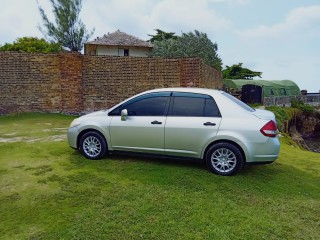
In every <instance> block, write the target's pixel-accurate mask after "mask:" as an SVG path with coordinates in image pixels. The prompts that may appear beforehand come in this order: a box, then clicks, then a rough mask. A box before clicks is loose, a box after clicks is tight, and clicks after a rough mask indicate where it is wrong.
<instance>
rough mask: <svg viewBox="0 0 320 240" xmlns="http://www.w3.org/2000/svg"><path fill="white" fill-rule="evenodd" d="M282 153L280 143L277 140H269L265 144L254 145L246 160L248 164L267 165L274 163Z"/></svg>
mask: <svg viewBox="0 0 320 240" xmlns="http://www.w3.org/2000/svg"><path fill="white" fill-rule="evenodd" d="M279 152H280V141H279V139H278V138H277V137H276V138H268V140H267V141H266V142H264V143H256V144H253V145H252V148H251V149H250V151H249V154H248V156H247V158H246V162H247V163H257V164H259V163H260V164H265V163H272V162H274V161H275V160H276V159H277V158H278V156H279Z"/></svg>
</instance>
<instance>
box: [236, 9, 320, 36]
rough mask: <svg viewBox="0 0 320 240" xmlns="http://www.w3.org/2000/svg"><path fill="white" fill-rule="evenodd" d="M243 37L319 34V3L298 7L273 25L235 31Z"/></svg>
mask: <svg viewBox="0 0 320 240" xmlns="http://www.w3.org/2000/svg"><path fill="white" fill-rule="evenodd" d="M236 33H237V34H238V35H239V36H241V37H244V38H272V39H278V38H283V37H285V38H292V37H294V38H307V37H319V36H320V5H316V6H309V7H299V8H296V9H294V10H292V11H290V12H289V13H288V15H287V16H286V18H285V20H284V22H282V23H278V24H275V25H273V26H265V25H261V26H259V27H258V28H254V29H248V30H244V31H237V32H236Z"/></svg>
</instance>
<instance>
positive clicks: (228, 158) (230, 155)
mask: <svg viewBox="0 0 320 240" xmlns="http://www.w3.org/2000/svg"><path fill="white" fill-rule="evenodd" d="M206 164H207V167H208V168H209V170H210V171H211V172H213V173H215V174H218V175H222V176H231V175H234V174H235V173H237V172H239V171H240V170H241V169H242V166H243V157H242V154H241V152H240V150H239V149H238V147H236V146H235V145H233V144H231V143H217V144H214V145H212V146H211V147H210V148H209V150H208V152H207V154H206Z"/></svg>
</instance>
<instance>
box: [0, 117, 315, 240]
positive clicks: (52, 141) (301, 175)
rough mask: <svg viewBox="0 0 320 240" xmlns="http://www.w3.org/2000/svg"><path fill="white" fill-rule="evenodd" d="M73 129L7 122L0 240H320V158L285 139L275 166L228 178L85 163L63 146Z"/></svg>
mask: <svg viewBox="0 0 320 240" xmlns="http://www.w3.org/2000/svg"><path fill="white" fill-rule="evenodd" d="M71 120H72V117H70V116H62V115H57V114H22V115H18V116H11V117H0V187H1V192H0V239H10V240H11V239H320V154H317V153H312V152H308V151H304V150H301V149H300V148H299V147H297V146H296V145H295V144H293V143H292V142H291V141H290V140H289V139H288V138H286V137H283V138H282V139H281V141H282V145H281V154H280V157H279V159H278V160H277V161H276V162H275V163H273V164H271V165H265V166H250V167H246V168H245V169H244V170H243V171H242V172H241V173H240V174H238V175H236V176H233V177H221V176H216V175H213V174H211V173H209V171H207V169H206V168H205V166H204V165H203V164H200V163H195V162H193V163H191V162H187V161H177V160H172V159H157V158H143V157H128V156H115V155H112V156H108V157H107V158H106V159H105V160H100V161H89V160H86V159H85V158H84V157H82V156H81V155H80V154H79V153H78V152H76V151H74V150H72V149H71V148H69V146H68V144H67V142H66V139H65V137H64V136H65V133H66V128H67V127H68V125H69V123H70V122H71ZM6 140H7V141H6ZM10 141H11V142H10Z"/></svg>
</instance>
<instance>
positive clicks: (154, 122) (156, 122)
mask: <svg viewBox="0 0 320 240" xmlns="http://www.w3.org/2000/svg"><path fill="white" fill-rule="evenodd" d="M151 124H162V122H158V121H157V120H155V121H153V122H151Z"/></svg>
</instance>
